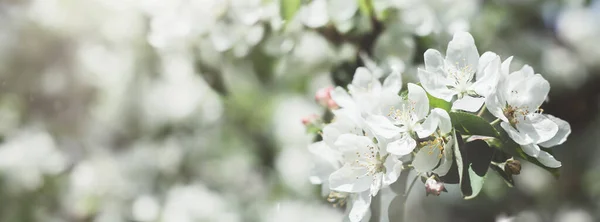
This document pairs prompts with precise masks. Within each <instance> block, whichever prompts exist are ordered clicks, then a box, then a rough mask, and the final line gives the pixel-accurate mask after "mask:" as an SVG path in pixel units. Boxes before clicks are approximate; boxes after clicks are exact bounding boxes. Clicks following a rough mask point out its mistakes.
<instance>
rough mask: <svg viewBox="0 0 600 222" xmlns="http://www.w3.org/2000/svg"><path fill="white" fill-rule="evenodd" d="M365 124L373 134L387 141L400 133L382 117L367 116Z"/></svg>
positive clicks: (398, 129)
mask: <svg viewBox="0 0 600 222" xmlns="http://www.w3.org/2000/svg"><path fill="white" fill-rule="evenodd" d="M366 123H367V125H368V126H369V128H370V129H371V130H372V131H373V133H375V134H376V135H378V136H382V137H384V138H387V139H389V138H392V137H394V136H397V135H398V134H400V132H401V130H400V128H398V127H397V126H394V124H392V122H391V121H390V120H389V119H388V118H386V117H384V116H380V115H369V116H368V117H367V119H366Z"/></svg>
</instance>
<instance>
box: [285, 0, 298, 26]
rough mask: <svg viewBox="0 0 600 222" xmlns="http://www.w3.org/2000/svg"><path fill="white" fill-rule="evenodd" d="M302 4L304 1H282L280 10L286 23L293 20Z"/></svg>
mask: <svg viewBox="0 0 600 222" xmlns="http://www.w3.org/2000/svg"><path fill="white" fill-rule="evenodd" d="M301 3H302V0H281V2H280V8H279V10H280V11H281V16H282V17H283V20H285V21H286V22H287V21H290V20H292V18H293V17H294V15H296V12H298V9H300V6H301V5H302V4H301Z"/></svg>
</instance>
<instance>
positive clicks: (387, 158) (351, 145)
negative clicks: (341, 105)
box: [309, 100, 402, 222]
mask: <svg viewBox="0 0 600 222" xmlns="http://www.w3.org/2000/svg"><path fill="white" fill-rule="evenodd" d="M349 105H350V106H352V107H355V106H356V104H354V101H353V100H350V101H349ZM354 111H357V110H353V109H339V110H334V111H333V113H334V114H335V118H334V121H333V122H332V123H331V124H329V125H327V126H325V127H324V128H323V134H322V137H323V141H320V142H316V143H313V144H312V145H311V146H309V151H310V152H311V153H313V155H314V157H315V158H314V160H315V162H314V164H315V165H314V168H313V171H312V175H311V177H310V180H311V182H312V183H313V184H322V185H323V190H322V191H323V194H324V195H326V194H329V196H328V200H329V201H331V202H332V203H336V204H337V203H346V202H347V201H349V203H350V204H349V207H348V209H349V210H348V217H349V219H350V221H353V222H354V221H360V220H362V219H363V218H365V215H366V214H367V213H368V212H369V206H370V203H371V197H372V196H374V195H376V194H377V192H378V191H379V189H381V188H383V187H384V186H387V185H389V184H391V183H393V182H394V181H396V180H397V178H398V176H399V174H400V170H401V167H402V162H400V161H399V160H397V159H396V157H395V156H392V155H389V154H387V153H386V152H385V150H381V151H380V150H379V146H378V144H381V143H382V142H381V143H380V142H377V143H375V142H374V140H375V138H373V137H372V136H367V135H369V134H370V131H369V129H366V128H362V127H361V124H362V123H363V122H364V120H362V117H360V115H357V114H356V113H354ZM357 118H358V119H357ZM330 189H331V190H333V191H332V192H330Z"/></svg>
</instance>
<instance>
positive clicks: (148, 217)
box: [131, 195, 160, 222]
mask: <svg viewBox="0 0 600 222" xmlns="http://www.w3.org/2000/svg"><path fill="white" fill-rule="evenodd" d="M131 210H132V212H131V215H132V216H133V219H134V220H135V221H140V222H151V221H156V219H157V218H158V215H159V213H160V205H159V204H158V201H157V200H156V198H154V197H153V196H149V195H142V196H139V197H138V198H136V199H135V201H134V202H133V206H132V207H131Z"/></svg>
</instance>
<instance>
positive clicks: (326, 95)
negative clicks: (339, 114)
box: [315, 86, 339, 109]
mask: <svg viewBox="0 0 600 222" xmlns="http://www.w3.org/2000/svg"><path fill="white" fill-rule="evenodd" d="M331 91H333V86H329V87H325V88H321V89H319V90H318V91H317V93H315V100H316V101H317V102H318V103H319V104H321V106H323V107H327V108H329V109H337V108H339V107H338V105H337V103H335V101H333V99H332V98H331Z"/></svg>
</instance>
